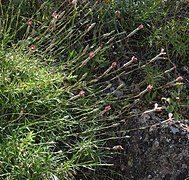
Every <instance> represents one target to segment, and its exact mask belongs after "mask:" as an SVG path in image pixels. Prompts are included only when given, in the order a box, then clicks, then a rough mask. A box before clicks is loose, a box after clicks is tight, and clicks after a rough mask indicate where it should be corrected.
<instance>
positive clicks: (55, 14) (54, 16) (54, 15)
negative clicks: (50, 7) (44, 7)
mask: <svg viewBox="0 0 189 180" xmlns="http://www.w3.org/2000/svg"><path fill="white" fill-rule="evenodd" d="M52 17H53V18H55V19H57V18H58V14H57V12H56V11H54V12H53V13H52Z"/></svg>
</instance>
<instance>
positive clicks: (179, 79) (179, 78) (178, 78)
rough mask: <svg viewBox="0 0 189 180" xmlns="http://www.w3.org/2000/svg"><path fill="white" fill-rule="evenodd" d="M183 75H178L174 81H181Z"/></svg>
mask: <svg viewBox="0 0 189 180" xmlns="http://www.w3.org/2000/svg"><path fill="white" fill-rule="evenodd" d="M183 79H184V78H183V77H182V76H179V77H177V79H176V81H183Z"/></svg>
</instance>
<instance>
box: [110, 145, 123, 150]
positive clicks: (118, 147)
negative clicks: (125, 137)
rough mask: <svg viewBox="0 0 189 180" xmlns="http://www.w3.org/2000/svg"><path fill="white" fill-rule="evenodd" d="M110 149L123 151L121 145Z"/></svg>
mask: <svg viewBox="0 0 189 180" xmlns="http://www.w3.org/2000/svg"><path fill="white" fill-rule="evenodd" d="M112 149H113V150H124V148H123V147H122V146H121V145H117V146H114V147H113V148H112Z"/></svg>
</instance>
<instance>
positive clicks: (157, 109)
mask: <svg viewBox="0 0 189 180" xmlns="http://www.w3.org/2000/svg"><path fill="white" fill-rule="evenodd" d="M154 111H155V112H161V111H162V107H158V103H155V105H154Z"/></svg>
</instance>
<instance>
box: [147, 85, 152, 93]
mask: <svg viewBox="0 0 189 180" xmlns="http://www.w3.org/2000/svg"><path fill="white" fill-rule="evenodd" d="M152 89H153V86H152V85H150V84H149V85H148V86H147V87H146V90H147V91H149V92H150V91H151V90H152Z"/></svg>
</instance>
